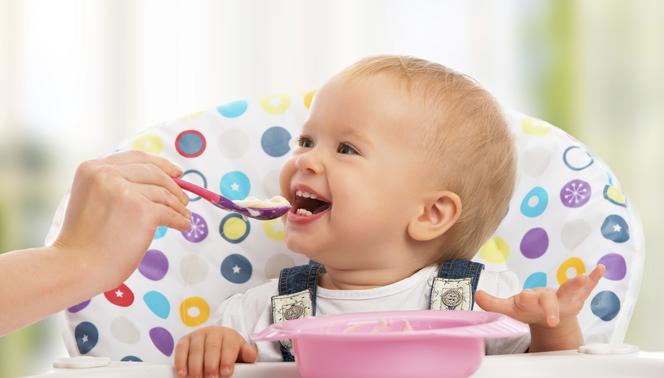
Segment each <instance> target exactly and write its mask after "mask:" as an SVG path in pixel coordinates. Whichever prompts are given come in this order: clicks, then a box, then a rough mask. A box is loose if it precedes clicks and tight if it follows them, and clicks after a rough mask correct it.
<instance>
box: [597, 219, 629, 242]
mask: <svg viewBox="0 0 664 378" xmlns="http://www.w3.org/2000/svg"><path fill="white" fill-rule="evenodd" d="M602 235H603V236H604V237H605V238H607V239H609V240H611V241H614V242H616V243H624V242H626V241H627V240H629V225H627V222H625V219H623V217H621V216H620V215H615V214H612V215H609V216H608V217H606V219H604V223H602Z"/></svg>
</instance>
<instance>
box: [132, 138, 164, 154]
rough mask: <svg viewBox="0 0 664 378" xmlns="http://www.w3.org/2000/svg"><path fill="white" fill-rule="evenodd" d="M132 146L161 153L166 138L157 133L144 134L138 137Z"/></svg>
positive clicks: (149, 151)
mask: <svg viewBox="0 0 664 378" xmlns="http://www.w3.org/2000/svg"><path fill="white" fill-rule="evenodd" d="M131 148H132V149H133V150H137V151H143V152H147V153H149V154H153V155H161V152H162V151H163V150H164V140H163V139H161V137H160V136H159V135H156V134H144V135H141V136H139V137H138V138H136V140H135V141H134V143H132V145H131Z"/></svg>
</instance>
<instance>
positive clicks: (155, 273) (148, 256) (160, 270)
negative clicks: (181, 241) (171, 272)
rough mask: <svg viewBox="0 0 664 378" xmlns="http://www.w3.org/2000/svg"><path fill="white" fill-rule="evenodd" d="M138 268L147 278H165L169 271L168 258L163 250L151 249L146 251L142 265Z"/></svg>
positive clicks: (156, 279) (154, 279) (157, 279)
mask: <svg viewBox="0 0 664 378" xmlns="http://www.w3.org/2000/svg"><path fill="white" fill-rule="evenodd" d="M138 270H139V271H140V272H141V273H142V274H143V275H144V276H145V278H147V279H150V280H152V281H159V280H160V279H162V278H164V276H165V275H166V272H168V258H167V257H166V255H164V253H163V252H161V251H158V250H156V249H150V250H148V251H147V252H145V256H143V261H141V265H139V266H138Z"/></svg>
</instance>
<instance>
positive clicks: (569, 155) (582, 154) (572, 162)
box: [563, 146, 595, 171]
mask: <svg viewBox="0 0 664 378" xmlns="http://www.w3.org/2000/svg"><path fill="white" fill-rule="evenodd" d="M594 161H595V160H594V159H593V157H592V156H591V155H590V154H589V153H588V151H585V150H584V149H582V148H581V147H579V146H571V147H567V149H566V150H565V152H563V162H565V165H566V166H567V168H569V169H571V170H573V171H582V170H584V169H586V168H588V167H590V166H591V165H592V164H593V162H594Z"/></svg>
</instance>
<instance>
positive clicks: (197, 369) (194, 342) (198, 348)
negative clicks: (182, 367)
mask: <svg viewBox="0 0 664 378" xmlns="http://www.w3.org/2000/svg"><path fill="white" fill-rule="evenodd" d="M205 337H206V335H205V333H204V332H194V333H192V334H191V336H190V340H189V364H188V370H189V371H188V373H189V376H190V377H202V376H203V353H205V350H204V349H205Z"/></svg>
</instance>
